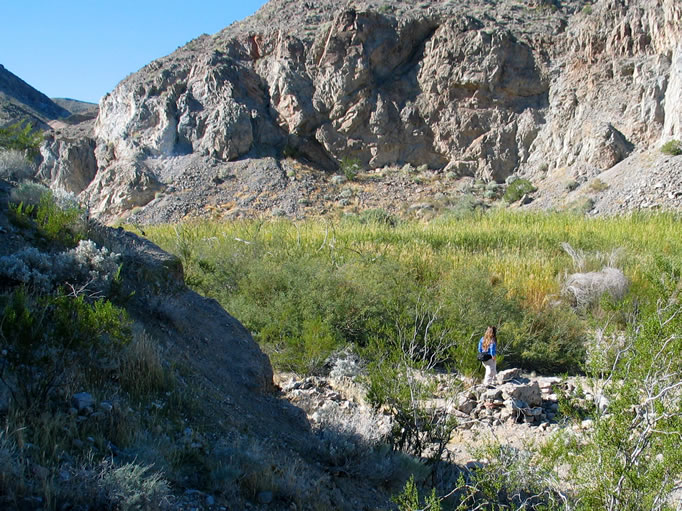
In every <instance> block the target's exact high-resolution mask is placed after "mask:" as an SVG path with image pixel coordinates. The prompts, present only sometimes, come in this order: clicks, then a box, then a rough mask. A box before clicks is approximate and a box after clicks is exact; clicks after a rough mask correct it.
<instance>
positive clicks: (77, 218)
mask: <svg viewBox="0 0 682 511" xmlns="http://www.w3.org/2000/svg"><path fill="white" fill-rule="evenodd" d="M85 216H86V215H85V212H84V211H83V210H82V209H81V208H80V207H79V206H78V205H77V204H76V202H75V200H70V198H69V197H68V196H64V195H55V194H54V193H53V192H52V191H50V190H49V189H47V188H45V187H43V186H42V185H36V184H33V183H24V184H22V185H21V186H19V187H18V188H16V189H15V190H14V191H13V192H12V193H11V195H10V219H11V220H12V221H13V222H14V223H15V224H17V225H20V226H22V227H25V228H32V229H35V230H36V231H37V232H38V233H39V234H40V235H41V236H42V237H43V238H44V239H45V241H46V242H47V243H48V244H54V243H57V244H59V245H62V246H65V247H73V246H75V245H76V244H77V243H78V241H80V240H81V239H84V237H85V235H86V231H87V225H86V221H85Z"/></svg>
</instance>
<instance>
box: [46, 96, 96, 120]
mask: <svg viewBox="0 0 682 511" xmlns="http://www.w3.org/2000/svg"><path fill="white" fill-rule="evenodd" d="M52 101H53V102H54V103H55V104H56V105H57V106H60V107H62V108H63V109H65V110H68V111H69V112H71V113H72V114H90V115H93V116H96V115H97V112H98V111H99V107H98V105H97V103H89V102H87V101H79V100H77V99H72V98H52Z"/></svg>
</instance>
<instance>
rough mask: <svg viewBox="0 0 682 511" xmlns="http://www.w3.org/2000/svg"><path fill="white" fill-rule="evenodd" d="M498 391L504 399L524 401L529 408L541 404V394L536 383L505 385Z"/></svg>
mask: <svg viewBox="0 0 682 511" xmlns="http://www.w3.org/2000/svg"><path fill="white" fill-rule="evenodd" d="M500 390H501V392H502V393H503V395H504V396H505V397H506V398H513V399H518V400H520V401H525V402H526V403H528V405H529V406H539V405H541V404H542V393H541V392H540V386H539V385H538V382H537V381H532V382H531V383H523V384H513V383H506V384H504V385H502V386H501V387H500Z"/></svg>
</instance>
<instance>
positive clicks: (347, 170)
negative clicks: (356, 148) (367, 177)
mask: <svg viewBox="0 0 682 511" xmlns="http://www.w3.org/2000/svg"><path fill="white" fill-rule="evenodd" d="M339 166H340V168H341V172H343V175H344V176H346V179H348V181H353V180H354V179H355V178H356V177H358V174H359V173H360V171H361V170H362V166H361V165H360V160H359V159H358V158H350V157H347V156H346V157H344V158H342V159H341V163H340V165H339Z"/></svg>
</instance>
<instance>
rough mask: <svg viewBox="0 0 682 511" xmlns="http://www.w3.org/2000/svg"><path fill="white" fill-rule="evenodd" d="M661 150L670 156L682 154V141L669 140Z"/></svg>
mask: <svg viewBox="0 0 682 511" xmlns="http://www.w3.org/2000/svg"><path fill="white" fill-rule="evenodd" d="M661 152H662V153H663V154H668V155H670V156H679V155H680V154H682V143H680V141H679V140H669V141H668V142H666V143H665V144H663V145H662V146H661Z"/></svg>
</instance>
